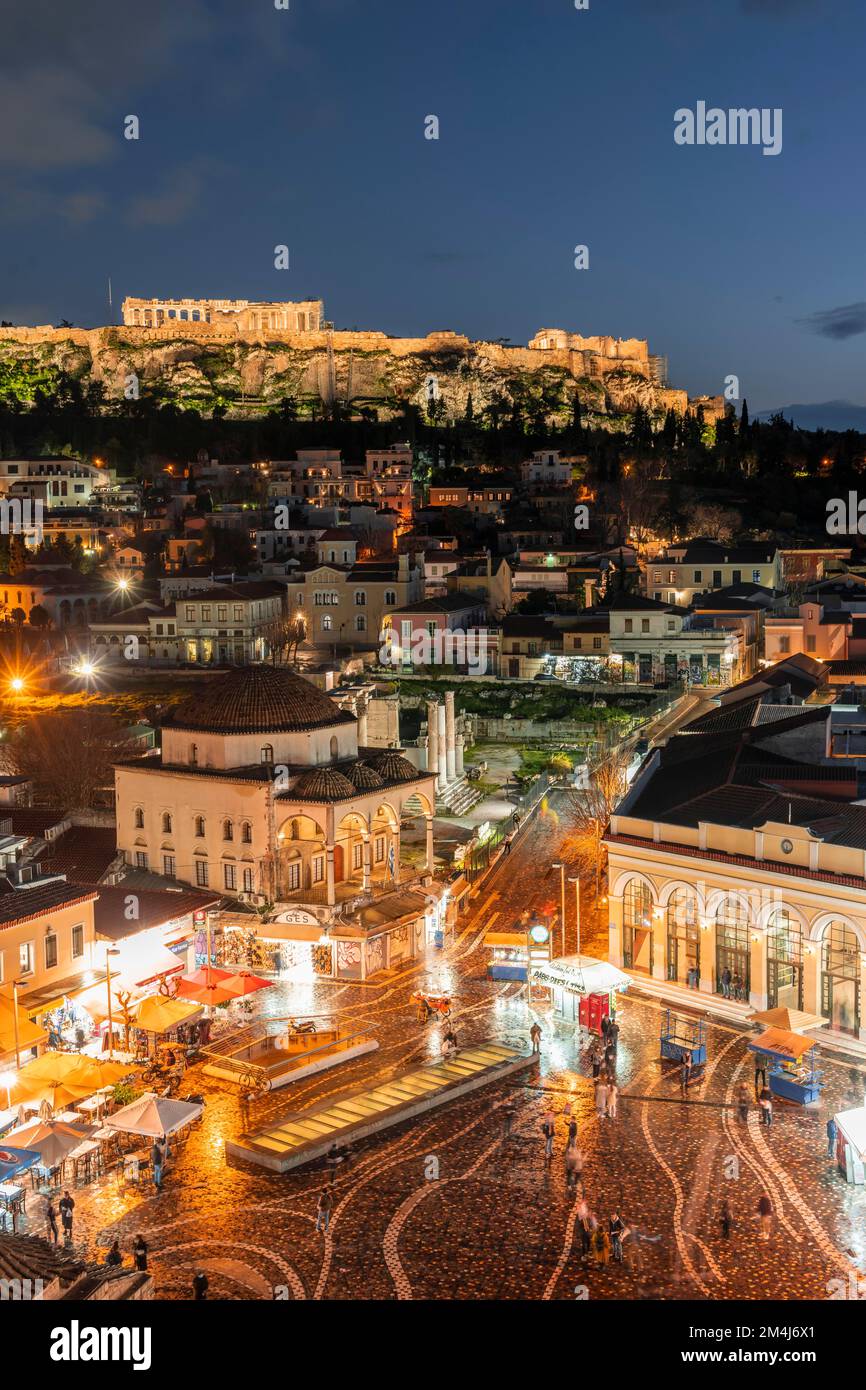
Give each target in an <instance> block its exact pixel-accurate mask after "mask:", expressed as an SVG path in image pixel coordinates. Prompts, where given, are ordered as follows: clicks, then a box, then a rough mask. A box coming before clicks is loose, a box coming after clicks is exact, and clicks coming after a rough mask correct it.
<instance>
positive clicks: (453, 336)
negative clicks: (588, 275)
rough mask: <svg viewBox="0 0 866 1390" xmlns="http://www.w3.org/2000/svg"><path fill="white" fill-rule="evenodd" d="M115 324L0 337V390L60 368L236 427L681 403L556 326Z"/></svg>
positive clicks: (674, 393)
mask: <svg viewBox="0 0 866 1390" xmlns="http://www.w3.org/2000/svg"><path fill="white" fill-rule="evenodd" d="M123 320H124V322H123V325H122V326H107V327H104V328H93V329H83V328H52V327H37V328H0V391H2V389H3V386H4V383H5V382H7V381H8V380H9V379H10V377H13V378H14V381H15V383H16V388H15V389H16V393H17V394H18V395H19V397H21V396H22V394H23V398H24V399H26V396H27V391H26V382H27V381H28V379H30V378H31V377H32V379H33V380H34V382H35V383H36V384H37V385H40V386H41V387H42V388H43V389H46V387H50V379H51V375H52V373H56V372H58V371H61V370H63V371H66V372H68V373H70V374H72V375H74V376H76V377H78V378H80V379H81V380H82V381H83V382H87V381H98V382H100V383H101V384H102V386H103V387H104V390H105V393H106V396H107V398H108V399H115V400H122V399H123V398H124V388H125V386H126V385H127V383H128V380H129V378H130V375H132V374H134V376H135V377H136V378H137V379H138V382H139V387H140V390H141V392H142V394H145V393H146V392H147V391H148V389H151V390H155V391H157V392H158V394H159V396H160V398H162V399H168V400H172V401H174V402H175V403H176V404H177V405H180V406H184V407H187V408H195V409H197V410H200V411H203V412H209V411H210V410H212V409H213V408H214V406H216V405H221V406H223V407H225V409H226V413H227V414H228V415H229V416H237V417H242V416H249V415H254V414H258V413H261V412H263V411H265V410H268V409H271V408H273V407H274V406H277V405H279V403H280V402H281V401H282V400H283V399H284V398H285V397H291V398H293V399H294V400H295V402H296V403H297V407H298V411H299V413H300V414H302V415H303V414H304V413H305V412H306V411H314V410H316V408H317V406H318V405H320V403H325V404H330V403H331V402H333V401H335V400H339V401H343V402H350V403H351V405H352V406H354V408H355V409H360V408H369V409H372V410H375V411H376V412H377V414H378V416H379V418H380V419H388V418H389V417H390V416H392V415H396V414H399V413H400V409H401V406H402V405H403V404H404V403H406V402H410V403H413V404H415V405H417V406H418V407H419V408H421V409H422V410H426V409H427V408H428V406H429V403H430V400H431V398H432V399H438V400H439V401H441V403H442V404H441V412H440V416H441V418H442V419H443V420H448V419H462V418H463V417H464V416H465V415H466V414H467V409H469V410H471V413H472V414H473V415H474V416H475V417H476V418H477V417H478V416H480V415H481V413H482V412H483V411H484V410H485V409H486V407H488V406H490V405H491V404H493V403H494V402H497V401H498V402H501V403H502V404H503V406H504V409H505V411H506V412H507V410H508V407H509V405H510V403H511V402H512V401H514V400H515V399H518V398H519V399H520V400H521V401H522V402H523V403H524V404H528V405H530V406H531V405H532V403H533V402H535V403H537V404H538V406H539V407H540V408H541V409H543V410H544V411H545V412H546V414H547V417H548V420H549V422H550V423H551V424H556V423H567V421H568V420H569V419H570V418H571V413H572V406H573V397H574V393H575V391H577V394H578V395H579V397H580V402H581V409H582V412H583V415H584V418H585V419H587V420H588V421H589V420H591V421H592V422H593V423H596V424H598V425H600V426H605V425H606V426H607V427H608V428H614V429H615V428H617V427H618V422H619V421H620V420H622V419H624V418H625V417H627V416H628V415H630V414H631V413H632V412H633V411H634V410H635V408H636V407H637V406H638V405H641V406H643V407H645V408H646V409H647V410H649V411H650V412H651V413H655V414H661V413H664V412H665V411H666V410H667V409H668V408H669V407H673V409H674V410H676V411H679V412H682V411H684V410H685V409H686V407H687V405H688V399H687V395H686V392H685V391H679V390H673V389H670V388H668V386H667V385H666V381H665V375H666V369H665V363H664V359H663V358H660V357H657V356H654V355H653V354H651V353H650V351H649V348H648V345H647V343H646V341H645V340H644V339H638V338H626V339H620V338H611V337H582V336H581V335H580V334H577V333H570V332H567V331H564V330H562V329H556V328H547V329H542V330H541V331H540V332H538V333H536V335H535V337H534V338H532V339H531V341H530V342H529V344H528V345H527V346H526V347H510V346H505V345H503V344H502V343H498V342H496V343H489V342H473V341H472V340H471V339H469V338H467V337H464V336H463V335H462V334H459V333H454V332H450V331H443V332H435V333H428V334H427V336H426V337H423V338H392V337H389V336H388V334H386V333H382V332H377V331H372V330H371V331H366V330H365V331H360V332H359V331H357V330H352V331H346V330H342V329H334V328H332V326H331V325H330V324H328V323H326V322H325V319H324V306H323V304H322V301H321V300H304V301H301V302H297V303H289V302H285V303H271V302H253V301H247V300H227V299H207V300H198V299H135V298H128V299H126V300H124V303H123ZM22 382H23V383H24V390H23V393H22ZM470 397H471V401H470Z"/></svg>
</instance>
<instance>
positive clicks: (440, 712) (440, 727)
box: [436, 705, 448, 791]
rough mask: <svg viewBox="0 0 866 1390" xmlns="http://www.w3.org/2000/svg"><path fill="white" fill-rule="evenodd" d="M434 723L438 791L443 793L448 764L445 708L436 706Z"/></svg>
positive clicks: (446, 783)
mask: <svg viewBox="0 0 866 1390" xmlns="http://www.w3.org/2000/svg"><path fill="white" fill-rule="evenodd" d="M436 722H437V734H438V747H439V790H440V791H444V790H445V788H446V787H447V786H448V762H447V759H446V754H445V749H446V746H447V735H446V732H445V706H444V705H437V706H436Z"/></svg>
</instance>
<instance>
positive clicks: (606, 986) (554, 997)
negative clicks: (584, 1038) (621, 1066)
mask: <svg viewBox="0 0 866 1390" xmlns="http://www.w3.org/2000/svg"><path fill="white" fill-rule="evenodd" d="M530 977H531V981H532V986H533V988H535V987H536V986H539V987H543V988H545V989H548V990H550V994H551V1002H552V1005H553V1013H554V1017H555V1018H557V1019H561V1020H562V1022H563V1023H582V1024H583V1026H584V1027H588V1028H591V1029H592V1031H593V1032H596V1031H599V1029H600V1027H601V1019H602V1018H603V1017H605V1016H606V1015H608V1014H613V1013H615V1012H616V996H617V994H619V993H620V992H624V991H625V990H627V989H628V987H629V984H630V983H631V981H630V980H629V977H628V975H624V974H623V972H622V971H621V970H618V969H617V967H616V966H615V965H611V964H610V962H609V961H606V960H597V959H596V957H595V956H577V955H575V956H557V957H556V958H555V959H554V960H551V961H548V962H547V963H545V964H541V965H533V966H532V968H531V971H530Z"/></svg>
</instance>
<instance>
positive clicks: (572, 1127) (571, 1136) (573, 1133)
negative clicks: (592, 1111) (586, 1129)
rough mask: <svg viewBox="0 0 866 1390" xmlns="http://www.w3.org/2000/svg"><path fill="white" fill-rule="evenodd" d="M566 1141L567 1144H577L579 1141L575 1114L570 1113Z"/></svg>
mask: <svg viewBox="0 0 866 1390" xmlns="http://www.w3.org/2000/svg"><path fill="white" fill-rule="evenodd" d="M565 1142H566V1146H568V1145H569V1144H576V1143H577V1120H576V1119H575V1117H574V1116H573V1115H570V1116H569V1120H568V1137H567V1138H566V1141H565Z"/></svg>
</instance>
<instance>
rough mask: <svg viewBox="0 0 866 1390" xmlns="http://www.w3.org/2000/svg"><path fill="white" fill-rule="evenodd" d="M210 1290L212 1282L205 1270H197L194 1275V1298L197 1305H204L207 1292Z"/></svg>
mask: <svg viewBox="0 0 866 1390" xmlns="http://www.w3.org/2000/svg"><path fill="white" fill-rule="evenodd" d="M209 1288H210V1280H209V1279H208V1277H207V1275H206V1274H205V1272H204V1270H203V1269H197V1270H196V1272H195V1274H194V1275H193V1281H192V1296H193V1298H194V1299H195V1301H196V1303H202V1302H204V1300H205V1299H206V1298H207V1291H208V1289H209Z"/></svg>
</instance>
